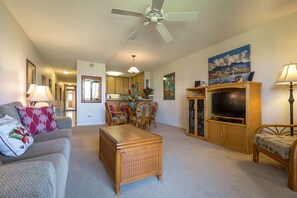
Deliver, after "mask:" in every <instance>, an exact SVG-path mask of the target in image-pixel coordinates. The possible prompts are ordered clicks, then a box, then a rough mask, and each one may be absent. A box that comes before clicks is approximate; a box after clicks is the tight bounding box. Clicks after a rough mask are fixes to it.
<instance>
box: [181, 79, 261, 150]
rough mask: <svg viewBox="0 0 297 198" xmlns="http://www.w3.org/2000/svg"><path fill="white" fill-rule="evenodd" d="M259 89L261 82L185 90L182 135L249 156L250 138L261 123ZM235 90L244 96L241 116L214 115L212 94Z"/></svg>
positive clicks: (250, 148)
mask: <svg viewBox="0 0 297 198" xmlns="http://www.w3.org/2000/svg"><path fill="white" fill-rule="evenodd" d="M261 87H262V83H259V82H250V81H246V82H236V83H228V84H219V85H210V86H203V87H195V88H187V89H186V94H187V103H186V104H187V107H186V109H187V121H188V123H187V125H186V126H187V127H186V134H187V135H189V136H192V137H196V138H198V139H202V140H205V141H208V142H211V143H214V144H218V145H221V146H224V147H227V148H230V149H233V150H236V151H240V152H243V153H252V146H253V144H252V143H253V135H254V133H255V131H256V129H257V128H258V127H260V126H261V124H262V110H261V101H262V99H261ZM236 91H242V93H243V94H244V95H243V97H244V100H245V102H244V104H245V108H244V114H243V115H241V116H237V115H218V114H214V113H213V110H212V108H213V107H214V106H213V104H212V101H213V99H212V97H213V94H214V93H224V92H228V93H231V94H232V92H236ZM234 97H237V96H234Z"/></svg>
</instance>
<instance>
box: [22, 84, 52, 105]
mask: <svg viewBox="0 0 297 198" xmlns="http://www.w3.org/2000/svg"><path fill="white" fill-rule="evenodd" d="M28 101H30V102H48V101H54V96H53V94H52V92H51V90H50V89H49V87H48V86H44V85H37V86H36V87H35V89H34V90H33V91H32V93H31V94H30V95H29V97H28Z"/></svg>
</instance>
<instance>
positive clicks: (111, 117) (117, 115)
mask: <svg viewBox="0 0 297 198" xmlns="http://www.w3.org/2000/svg"><path fill="white" fill-rule="evenodd" d="M105 108H106V112H107V119H108V124H109V125H119V124H127V122H128V121H127V115H126V113H125V112H123V111H117V110H116V108H115V107H114V106H113V105H112V104H109V103H108V102H105Z"/></svg>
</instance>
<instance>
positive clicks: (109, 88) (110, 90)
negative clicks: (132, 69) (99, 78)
mask: <svg viewBox="0 0 297 198" xmlns="http://www.w3.org/2000/svg"><path fill="white" fill-rule="evenodd" d="M106 93H107V94H114V93H115V77H113V76H106Z"/></svg>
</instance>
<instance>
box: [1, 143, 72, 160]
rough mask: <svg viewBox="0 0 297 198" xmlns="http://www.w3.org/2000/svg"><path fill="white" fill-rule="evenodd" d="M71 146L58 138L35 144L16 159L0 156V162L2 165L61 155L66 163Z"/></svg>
mask: <svg viewBox="0 0 297 198" xmlns="http://www.w3.org/2000/svg"><path fill="white" fill-rule="evenodd" d="M70 147H71V145H70V142H69V140H68V139H66V138H60V139H55V140H49V141H46V142H36V143H34V144H33V145H32V146H30V147H29V148H28V149H27V151H26V152H25V153H24V154H23V155H21V156H18V157H7V156H4V155H0V160H1V161H2V163H3V164H6V163H9V162H13V161H18V160H23V159H28V158H32V157H39V156H42V155H48V154H52V153H61V154H63V155H64V156H65V158H66V159H67V161H69V157H70V152H71V150H70V149H71V148H70Z"/></svg>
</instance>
